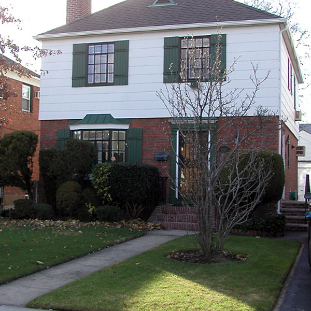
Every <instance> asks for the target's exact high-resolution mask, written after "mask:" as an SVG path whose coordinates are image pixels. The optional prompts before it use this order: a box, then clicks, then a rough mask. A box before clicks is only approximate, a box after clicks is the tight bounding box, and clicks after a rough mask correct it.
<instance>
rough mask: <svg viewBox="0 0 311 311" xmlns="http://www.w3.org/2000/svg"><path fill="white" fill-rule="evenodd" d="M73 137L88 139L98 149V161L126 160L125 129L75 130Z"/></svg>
mask: <svg viewBox="0 0 311 311" xmlns="http://www.w3.org/2000/svg"><path fill="white" fill-rule="evenodd" d="M73 138H75V139H82V140H87V141H90V142H91V143H93V144H94V145H95V146H96V149H97V155H98V163H103V162H125V138H126V131H123V130H80V131H73Z"/></svg>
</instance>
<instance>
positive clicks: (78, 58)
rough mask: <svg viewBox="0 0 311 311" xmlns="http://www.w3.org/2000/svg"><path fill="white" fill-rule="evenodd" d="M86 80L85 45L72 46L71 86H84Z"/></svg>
mask: <svg viewBox="0 0 311 311" xmlns="http://www.w3.org/2000/svg"><path fill="white" fill-rule="evenodd" d="M86 79H87V44H85V43H83V44H74V45H73V58H72V86H73V87H83V86H86Z"/></svg>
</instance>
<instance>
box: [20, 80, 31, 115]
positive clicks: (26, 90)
mask: <svg viewBox="0 0 311 311" xmlns="http://www.w3.org/2000/svg"><path fill="white" fill-rule="evenodd" d="M30 100H31V87H30V86H29V85H24V84H23V86H22V110H24V111H30Z"/></svg>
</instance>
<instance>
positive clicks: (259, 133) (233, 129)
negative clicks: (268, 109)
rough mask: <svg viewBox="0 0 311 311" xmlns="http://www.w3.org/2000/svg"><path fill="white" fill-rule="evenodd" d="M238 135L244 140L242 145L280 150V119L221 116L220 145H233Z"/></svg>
mask: <svg viewBox="0 0 311 311" xmlns="http://www.w3.org/2000/svg"><path fill="white" fill-rule="evenodd" d="M237 137H238V138H239V139H240V141H241V140H244V143H243V144H242V147H243V148H245V149H247V148H250V147H254V148H260V149H262V150H271V151H274V152H278V150H279V121H278V117H273V118H270V117H269V118H268V117H267V118H258V117H247V118H245V117H244V118H221V119H220V121H219V123H218V132H217V140H218V142H219V146H221V145H227V146H229V147H232V146H233V144H234V141H235V139H237Z"/></svg>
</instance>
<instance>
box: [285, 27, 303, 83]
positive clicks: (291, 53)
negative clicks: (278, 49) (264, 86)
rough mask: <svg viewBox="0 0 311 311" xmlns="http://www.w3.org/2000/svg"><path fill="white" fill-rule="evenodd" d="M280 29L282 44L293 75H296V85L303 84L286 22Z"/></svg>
mask: <svg viewBox="0 0 311 311" xmlns="http://www.w3.org/2000/svg"><path fill="white" fill-rule="evenodd" d="M280 28H281V33H282V36H283V39H284V42H285V44H286V47H287V50H288V53H289V56H290V59H291V62H292V65H293V67H294V70H295V73H296V77H297V80H298V83H303V82H304V79H303V74H302V71H301V66H300V62H299V59H298V56H297V53H296V48H295V45H294V40H293V37H292V35H291V32H290V30H289V27H288V24H287V22H285V23H283V24H280Z"/></svg>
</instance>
